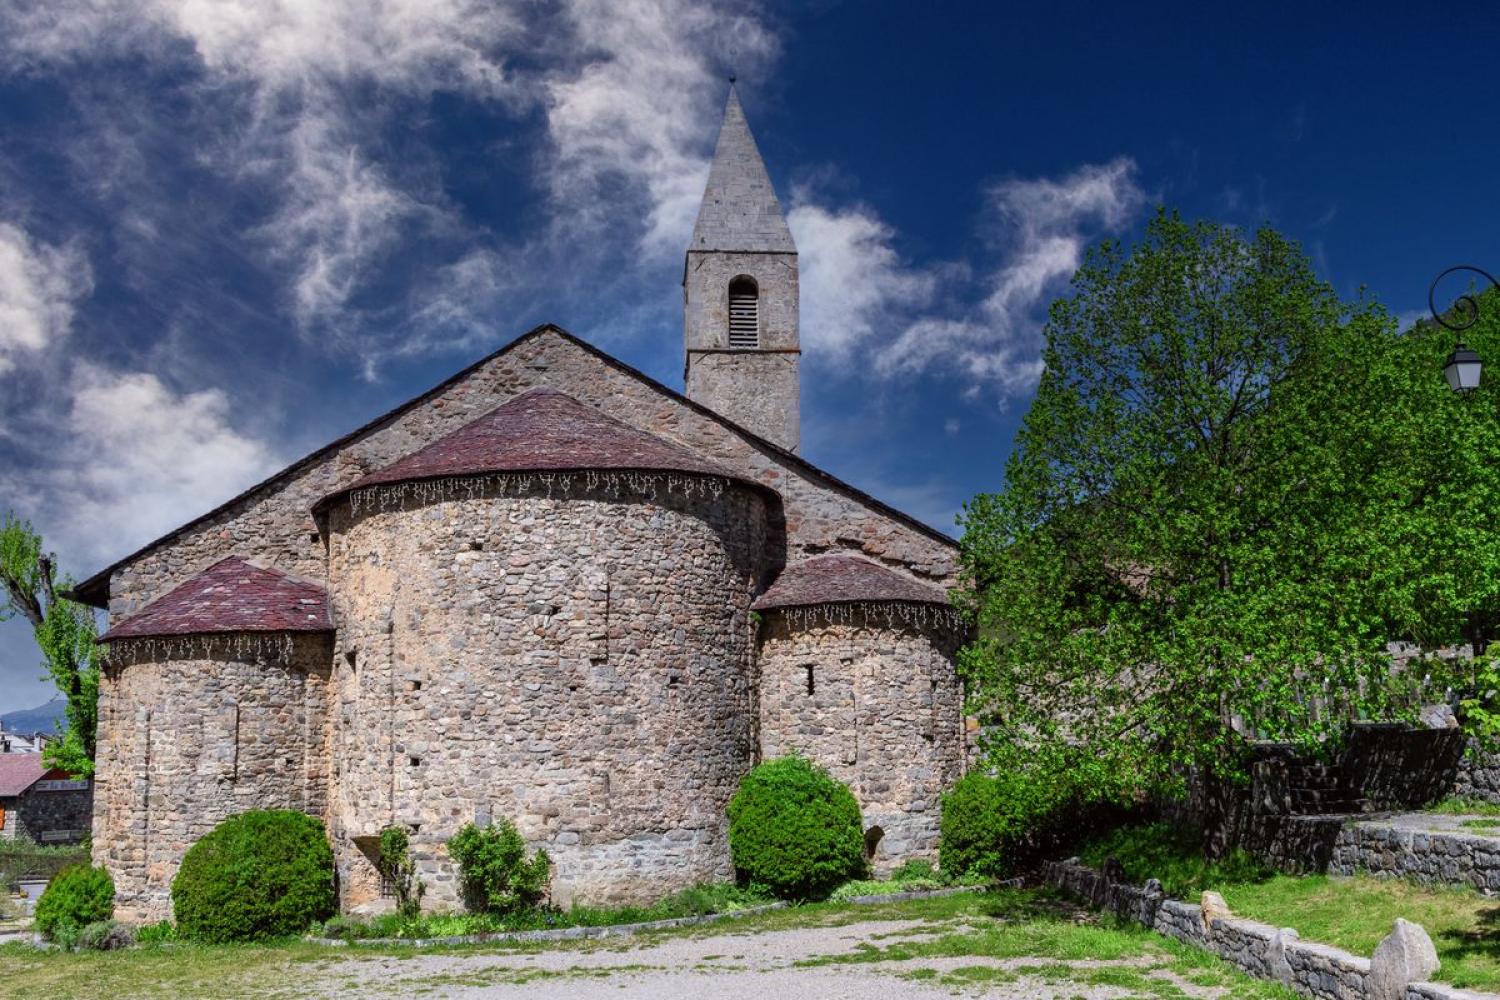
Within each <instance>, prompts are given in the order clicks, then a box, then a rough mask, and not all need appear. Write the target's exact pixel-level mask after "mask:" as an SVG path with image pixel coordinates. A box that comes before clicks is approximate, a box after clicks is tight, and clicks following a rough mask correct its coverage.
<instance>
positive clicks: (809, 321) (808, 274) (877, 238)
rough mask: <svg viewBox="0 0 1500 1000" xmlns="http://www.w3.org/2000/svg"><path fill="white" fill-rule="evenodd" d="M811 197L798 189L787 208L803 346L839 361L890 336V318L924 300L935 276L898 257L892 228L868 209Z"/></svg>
mask: <svg viewBox="0 0 1500 1000" xmlns="http://www.w3.org/2000/svg"><path fill="white" fill-rule="evenodd" d="M813 197H814V196H813V194H812V193H811V192H809V191H806V190H802V191H798V192H796V193H795V194H794V196H793V200H792V208H791V210H790V211H789V212H788V213H787V225H788V226H789V227H790V228H791V230H792V238H793V239H794V240H795V241H796V243H797V249H798V257H799V262H800V265H801V267H800V272H801V273H800V283H801V290H802V316H801V322H802V346H803V349H804V350H806V351H808V352H809V353H810V354H812V355H814V356H815V357H816V356H826V357H827V358H829V359H831V360H834V361H842V360H844V359H846V358H847V357H848V355H849V353H850V351H851V350H853V349H854V348H855V347H856V346H864V345H865V343H866V342H867V341H870V340H872V339H876V338H879V337H880V336H881V335H889V333H890V330H889V327H888V325H887V324H888V320H889V318H890V317H891V316H893V315H903V314H907V313H909V312H910V311H912V310H915V309H920V308H922V307H924V306H926V305H927V304H929V303H930V302H931V301H932V298H933V294H934V292H935V290H936V278H937V275H936V273H935V272H934V271H932V270H928V269H923V268H919V267H914V266H912V265H911V264H910V263H908V262H907V261H904V260H902V259H901V257H900V255H898V254H897V252H896V250H895V247H894V246H893V243H894V241H895V238H896V233H895V230H894V229H892V228H891V226H889V225H888V224H887V223H886V222H885V221H884V220H882V219H881V218H880V217H879V215H878V214H877V213H876V212H875V210H874V209H873V208H870V207H868V206H864V205H853V206H849V207H846V208H830V207H827V206H825V205H820V204H816V203H814V202H813V201H812V198H813Z"/></svg>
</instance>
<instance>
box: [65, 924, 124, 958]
mask: <svg viewBox="0 0 1500 1000" xmlns="http://www.w3.org/2000/svg"><path fill="white" fill-rule="evenodd" d="M133 944H135V933H134V932H133V931H131V929H130V928H129V927H127V926H126V925H124V924H122V923H120V922H119V921H118V920H100V921H97V922H96V923H92V924H89V925H88V926H86V927H84V928H83V929H82V930H80V931H79V932H78V938H77V940H76V941H74V942H73V947H74V948H77V949H78V950H79V951H114V950H116V949H118V948H129V947H130V946H131V945H133Z"/></svg>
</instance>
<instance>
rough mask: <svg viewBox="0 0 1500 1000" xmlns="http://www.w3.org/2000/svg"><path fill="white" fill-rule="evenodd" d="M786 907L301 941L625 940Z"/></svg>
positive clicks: (428, 944)
mask: <svg viewBox="0 0 1500 1000" xmlns="http://www.w3.org/2000/svg"><path fill="white" fill-rule="evenodd" d="M786 906H787V904H786V903H783V902H778V903H767V904H765V905H764V906H751V907H748V908H746V909H743V910H729V911H727V912H724V913H702V914H699V915H697V916H692V917H671V918H669V919H667V920H648V921H645V922H643V923H638V924H607V925H605V926H603V927H559V928H556V929H555V930H550V931H495V932H494V933H491V934H459V935H456V936H454V937H435V938H352V939H348V940H346V939H344V938H324V937H305V938H303V939H302V940H304V941H308V942H310V943H312V944H321V945H327V946H329V947H334V948H342V947H347V946H348V945H402V944H404V945H407V946H409V947H413V948H430V947H433V946H434V945H447V944H499V943H503V942H506V941H581V940H584V939H586V938H606V937H626V936H628V935H631V934H638V933H640V932H641V931H655V930H666V929H668V928H672V927H693V926H696V925H698V924H711V923H715V922H717V921H720V920H726V919H728V918H730V917H748V916H752V915H754V914H757V913H768V912H770V911H771V910H781V909H785V908H786Z"/></svg>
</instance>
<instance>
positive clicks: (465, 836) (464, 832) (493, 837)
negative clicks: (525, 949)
mask: <svg viewBox="0 0 1500 1000" xmlns="http://www.w3.org/2000/svg"><path fill="white" fill-rule="evenodd" d="M448 856H449V857H450V858H452V859H453V862H454V864H456V865H458V873H459V888H460V890H461V891H462V892H463V897H464V905H465V906H467V907H468V908H469V911H470V912H471V913H493V914H511V913H516V912H518V911H521V910H527V909H531V908H532V907H535V906H536V905H537V903H538V902H540V901H541V898H542V895H543V894H544V893H545V892H546V891H547V882H548V879H549V878H550V877H551V874H552V859H550V858H548V857H547V852H546V851H543V850H538V851H537V852H536V854H535V855H534V856H532V857H531V858H527V857H526V841H524V840H522V839H521V834H520V833H519V832H517V830H516V825H515V824H514V823H512V822H511V821H510V820H508V819H502V820H501V821H500V822H499V823H496V824H493V825H491V826H486V827H478V826H475V825H474V824H473V823H465V824H464V825H463V826H462V827H460V828H459V831H458V832H457V833H455V834H454V835H453V837H452V839H450V840H449V841H448Z"/></svg>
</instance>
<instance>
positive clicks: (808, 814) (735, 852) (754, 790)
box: [729, 754, 865, 899]
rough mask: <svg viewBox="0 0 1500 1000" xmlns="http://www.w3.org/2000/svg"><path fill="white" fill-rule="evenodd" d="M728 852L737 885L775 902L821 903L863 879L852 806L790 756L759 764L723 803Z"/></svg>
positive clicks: (840, 790) (826, 779)
mask: <svg viewBox="0 0 1500 1000" xmlns="http://www.w3.org/2000/svg"><path fill="white" fill-rule="evenodd" d="M729 852H730V855H731V857H732V858H733V860H734V867H735V871H736V873H737V874H738V875H739V878H740V880H741V881H742V882H744V883H749V884H751V885H756V884H758V885H763V886H765V887H766V888H767V889H769V890H770V891H771V892H772V893H774V894H775V895H777V896H780V897H781V898H783V899H822V898H824V897H826V896H827V895H828V894H829V893H830V892H832V891H833V890H834V889H835V888H837V887H838V885H839V883H841V882H844V881H847V880H848V879H851V878H859V877H860V876H861V875H863V874H864V873H865V855H864V824H863V822H862V820H861V819H860V814H859V803H858V802H856V801H854V795H853V793H852V792H850V791H849V789H848V788H846V787H845V786H844V785H843V784H841V783H840V782H838V781H836V780H835V779H834V778H833V777H831V776H830V775H829V774H828V772H827V771H825V770H823V769H822V768H820V767H815V766H814V765H813V764H811V763H809V762H808V761H807V760H806V759H805V758H803V757H801V756H798V755H797V754H791V755H788V756H786V757H780V758H777V759H776V760H770V761H766V762H765V763H763V764H760V765H758V766H757V767H755V768H754V769H753V770H751V772H750V773H749V774H747V775H745V777H744V779H743V780H742V781H741V782H740V787H739V790H738V791H737V792H735V795H734V798H733V799H731V800H730V803H729Z"/></svg>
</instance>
